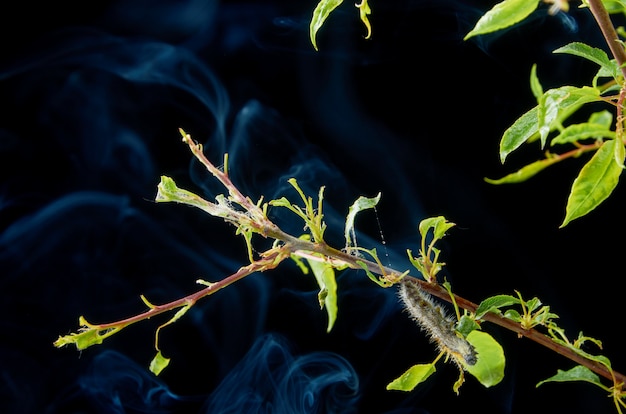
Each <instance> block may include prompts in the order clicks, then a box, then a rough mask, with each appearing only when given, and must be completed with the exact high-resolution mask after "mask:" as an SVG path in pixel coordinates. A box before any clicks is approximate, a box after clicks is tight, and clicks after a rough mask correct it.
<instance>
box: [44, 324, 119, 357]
mask: <svg viewBox="0 0 626 414" xmlns="http://www.w3.org/2000/svg"><path fill="white" fill-rule="evenodd" d="M78 324H79V325H80V327H81V328H80V330H79V332H78V333H71V334H69V335H64V336H59V338H58V339H57V340H56V341H54V344H53V345H54V346H55V347H57V348H61V347H62V346H66V345H70V344H73V345H75V346H76V349H78V350H79V351H82V350H83V349H86V348H89V347H90V346H92V345H100V344H101V343H102V341H104V340H105V339H106V338H108V337H109V336H111V335H113V334H115V333H117V332H119V331H120V330H121V329H122V328H124V325H120V326H116V327H113V328H101V327H100V326H98V325H92V324H90V323H89V322H87V320H86V319H85V318H84V317H83V316H80V317H79V318H78Z"/></svg>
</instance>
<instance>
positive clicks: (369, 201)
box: [344, 193, 381, 251]
mask: <svg viewBox="0 0 626 414" xmlns="http://www.w3.org/2000/svg"><path fill="white" fill-rule="evenodd" d="M380 196H381V193H378V195H377V196H376V197H372V198H367V197H359V198H358V199H357V200H356V201H355V202H354V203H353V204H352V205H351V206H350V208H349V209H348V216H347V217H346V228H345V230H344V235H345V238H346V251H348V250H349V249H350V248H352V247H356V246H357V245H356V235H355V232H354V219H355V218H356V215H357V214H358V213H359V212H361V211H363V210H365V209H368V208H374V207H376V205H377V204H378V202H379V201H380Z"/></svg>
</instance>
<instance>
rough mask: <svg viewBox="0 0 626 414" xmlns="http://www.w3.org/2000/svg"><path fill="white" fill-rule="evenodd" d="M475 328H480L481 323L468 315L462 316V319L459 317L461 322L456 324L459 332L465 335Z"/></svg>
mask: <svg viewBox="0 0 626 414" xmlns="http://www.w3.org/2000/svg"><path fill="white" fill-rule="evenodd" d="M474 329H480V325H479V324H478V323H477V322H476V320H475V319H474V318H471V317H470V316H468V315H463V316H461V319H459V323H457V325H456V330H457V332H459V333H460V334H461V335H463V337H466V336H467V335H469V333H470V332H472V331H473V330H474Z"/></svg>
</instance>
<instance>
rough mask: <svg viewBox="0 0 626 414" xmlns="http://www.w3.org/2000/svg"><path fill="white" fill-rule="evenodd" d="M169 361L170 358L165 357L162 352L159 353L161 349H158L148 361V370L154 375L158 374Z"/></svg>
mask: <svg viewBox="0 0 626 414" xmlns="http://www.w3.org/2000/svg"><path fill="white" fill-rule="evenodd" d="M169 363H170V359H169V358H165V357H164V356H163V354H161V351H158V352H157V354H156V355H155V356H154V358H152V361H150V371H151V372H152V373H153V374H154V375H159V374H160V373H161V371H163V369H164V368H165V367H167V366H168V365H169Z"/></svg>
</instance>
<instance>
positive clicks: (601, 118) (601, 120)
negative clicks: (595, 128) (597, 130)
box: [589, 109, 613, 129]
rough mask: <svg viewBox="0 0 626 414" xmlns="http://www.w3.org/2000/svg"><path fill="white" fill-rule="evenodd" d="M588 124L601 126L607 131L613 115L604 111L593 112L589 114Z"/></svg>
mask: <svg viewBox="0 0 626 414" xmlns="http://www.w3.org/2000/svg"><path fill="white" fill-rule="evenodd" d="M589 123H590V124H597V125H601V126H603V127H605V128H606V129H609V128H611V125H612V124H613V114H612V113H610V112H609V111H607V110H606V109H604V110H602V111H598V112H594V113H592V114H591V116H589Z"/></svg>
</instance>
